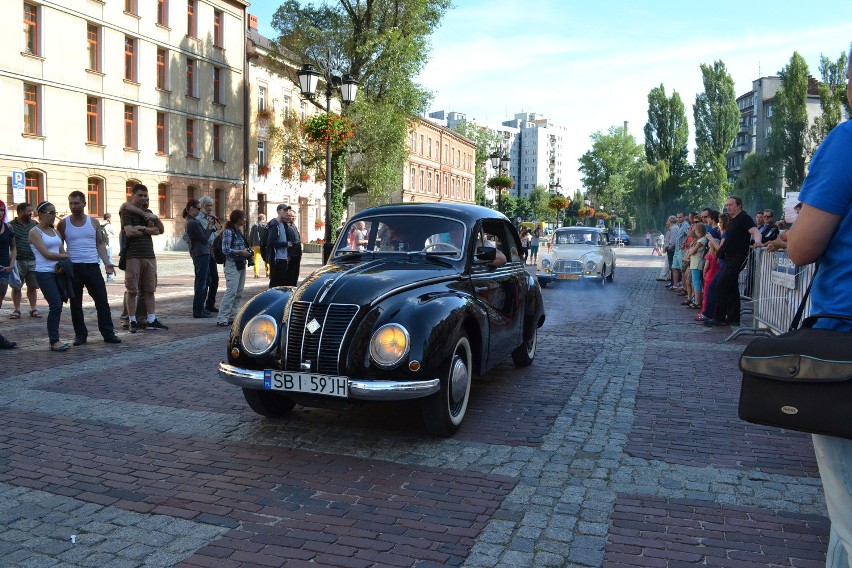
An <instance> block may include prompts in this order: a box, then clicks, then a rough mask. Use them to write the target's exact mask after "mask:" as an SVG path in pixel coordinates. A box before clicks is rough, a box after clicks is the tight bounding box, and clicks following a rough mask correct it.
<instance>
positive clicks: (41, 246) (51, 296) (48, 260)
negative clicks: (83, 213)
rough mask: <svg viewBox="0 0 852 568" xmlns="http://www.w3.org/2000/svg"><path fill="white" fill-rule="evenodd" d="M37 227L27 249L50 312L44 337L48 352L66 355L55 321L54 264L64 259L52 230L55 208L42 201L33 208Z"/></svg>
mask: <svg viewBox="0 0 852 568" xmlns="http://www.w3.org/2000/svg"><path fill="white" fill-rule="evenodd" d="M36 214H37V215H38V225H36V226H35V227H33V228H32V229H31V230H30V248H32V249H33V254H34V255H35V262H36V268H35V273H36V281H37V282H38V286H39V288H40V289H41V293H42V295H43V296H44V299H45V300H46V301H47V304H48V305H49V306H50V311H49V312H48V315H47V337H48V339H49V340H50V350H51V351H67V350H68V349H69V348H70V347H71V345H70V344H68V343H63V342H61V341H59V318H60V317H61V316H62V297H61V296H60V295H59V287H58V285H57V275H56V262H57V261H59V260H62V259H65V258H68V254H67V253H66V252H65V247H64V246H62V237H60V236H59V233H58V232H57V231H56V229H55V228H54V227H53V222H54V221H55V220H56V207H55V206H54V205H53V204H52V203H50V202H49V201H42V202H41V203H39V204H38V207H36Z"/></svg>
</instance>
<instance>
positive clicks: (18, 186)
mask: <svg viewBox="0 0 852 568" xmlns="http://www.w3.org/2000/svg"><path fill="white" fill-rule="evenodd" d="M24 189H25V184H24V172H22V171H20V170H12V197H13V198H14V200H15V203H22V202H24V201H26V197H25V194H24Z"/></svg>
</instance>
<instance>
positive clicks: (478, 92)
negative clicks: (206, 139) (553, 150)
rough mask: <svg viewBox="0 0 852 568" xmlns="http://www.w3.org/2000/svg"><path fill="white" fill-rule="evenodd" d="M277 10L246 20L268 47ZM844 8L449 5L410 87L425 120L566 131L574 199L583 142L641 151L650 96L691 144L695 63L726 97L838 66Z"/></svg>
mask: <svg viewBox="0 0 852 568" xmlns="http://www.w3.org/2000/svg"><path fill="white" fill-rule="evenodd" d="M279 5H280V3H279V2H277V1H275V0H257V1H256V2H254V3H252V6H251V7H250V8H249V12H250V13H252V14H255V15H257V16H258V18H259V30H260V32H261V33H262V34H264V35H266V36H268V37H275V35H276V34H275V32H274V30H273V29H272V27H271V26H270V19H271V16H272V13H273V12H274V11H275V9H276V8H277V7H278V6H279ZM765 6H771V7H769V8H767V7H765ZM848 7H849V3H848V0H823V1H822V2H819V3H818V4H817V3H814V4H810V3H807V2H801V1H800V0H799V1H796V2H793V1H789V0H775V1H773V2H772V3H771V4H768V3H761V2H743V1H742V0H740V1H737V2H734V1H729V0H716V1H715V2H713V3H712V4H708V3H703V2H700V3H699V2H684V1H682V0H680V1H654V0H645V1H644V2H638V1H636V0H632V1H628V0H597V1H587V0H584V1H577V0H525V1H519V0H487V1H486V0H454V7H453V8H451V9H450V10H449V11H448V12H447V13H446V14H445V16H444V18H443V20H442V22H441V26H440V27H439V28H438V29H437V30H436V31H435V33H434V34H433V36H432V38H431V47H430V51H429V61H428V63H427V64H426V66H425V67H424V69H423V70H422V72H421V73H420V76H419V79H418V81H419V82H420V83H421V84H422V85H423V86H424V87H426V88H427V89H429V90H430V91H432V92H433V94H434V99H433V102H432V105H431V108H430V111H431V110H447V111H456V112H462V113H464V114H466V115H467V118H468V119H469V120H473V121H475V122H477V123H479V124H483V125H494V124H499V123H500V122H502V121H503V120H507V119H510V118H512V117H513V116H514V114H515V113H519V112H535V113H538V114H541V115H544V116H546V117H548V118H550V119H552V120H554V121H556V122H559V123H561V124H564V125H565V126H567V127H568V135H567V139H566V140H565V141H564V148H565V156H566V159H565V162H566V163H564V164H563V174H564V176H565V179H562V180H561V181H562V186H563V188H565V189H569V190H570V191H571V192H572V193H573V190H574V189H579V188H580V186H581V182H580V173H579V172H577V167H578V166H579V164H578V160H579V158H580V156H582V155H583V153H585V152H586V151H587V150H588V149H589V148H590V147H591V142H590V139H589V137H590V135H591V134H593V133H594V132H597V131H602V132H606V131H607V130H608V129H609V128H610V127H612V126H621V125H623V123H624V122H625V121H627V122H628V130H629V132H630V133H631V134H633V135H634V136H635V137H636V139H637V142H639V143H640V144H641V143H643V142H644V136H643V132H642V130H643V128H644V126H645V123H646V122H647V119H648V92H649V91H650V90H651V89H652V88H654V87H657V86H659V85H660V84H663V85H664V86H665V89H666V94H667V95H671V92H672V91H673V90H674V91H677V92H678V93H679V94H680V97H681V99H682V100H683V102H684V105H685V108H686V114H687V120H688V123H689V126H690V139H692V136H693V135H694V125H693V118H692V105H693V104H694V102H695V97H696V95H697V94H698V93H700V92H701V91H702V90H703V84H702V80H701V69H700V65H701V64H702V63H708V64H712V63H713V61H716V60H721V61H723V62H724V63H725V65H726V67H727V68H728V72H729V73H730V74H731V77H732V78H733V80H734V83H735V85H736V93H737V96H739V95H742V94H745V93H747V92H748V91H750V90H751V82H752V81H753V80H754V79H757V78H759V77H765V76H769V75H777V74H778V72H779V71H780V70H781V69H782V68H783V67H784V66H785V65H786V64H787V63H788V62H789V61H790V58H791V57H792V55H793V52H794V51H798V52H799V53H800V54H801V55H802V56H803V57H804V58H805V60H806V61H807V63H808V66H809V68H810V72H811V75H813V76H815V77H817V78H818V77H819V59H820V55H821V54H823V55H826V56H828V57H829V58H831V59H832V60H837V58H838V57H840V55H841V53H843V52H848V50H849V45H850V42H852V18H848ZM847 18H848V19H847ZM692 145H693V142H690V146H692ZM691 150H692V147H690V151H691Z"/></svg>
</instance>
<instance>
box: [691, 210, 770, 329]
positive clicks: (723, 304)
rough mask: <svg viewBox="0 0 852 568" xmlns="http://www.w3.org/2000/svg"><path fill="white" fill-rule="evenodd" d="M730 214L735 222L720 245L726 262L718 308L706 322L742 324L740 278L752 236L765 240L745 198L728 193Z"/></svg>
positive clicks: (718, 284)
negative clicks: (749, 211)
mask: <svg viewBox="0 0 852 568" xmlns="http://www.w3.org/2000/svg"><path fill="white" fill-rule="evenodd" d="M727 206H728V215H730V216H731V222H730V223H729V224H728V230H727V232H726V233H725V242H724V243H722V246H721V247H719V253H718V256H719V259H720V260H722V261H723V262H724V265H723V266H722V268H721V269H720V270H719V274H718V276H717V277H716V311H715V313H714V315H713V317H712V318H708V319H706V320H704V325H706V326H713V325H728V324H730V325H734V326H738V325H740V289H739V284H738V282H737V280H738V278H739V275H740V272H741V271H742V269H743V268H744V267H745V263H746V260H747V259H748V253H749V248H750V246H751V240H750V239H751V238H753V239H754V244H755V246H760V244H761V242H762V240H761V236H760V231H759V230H758V229H757V226H756V225H755V224H754V219H752V218H751V217H750V216H749V214H748V213H746V212H745V211H743V200H742V199H740V198H739V197H737V196H736V195H731V196H730V197H728V202H727Z"/></svg>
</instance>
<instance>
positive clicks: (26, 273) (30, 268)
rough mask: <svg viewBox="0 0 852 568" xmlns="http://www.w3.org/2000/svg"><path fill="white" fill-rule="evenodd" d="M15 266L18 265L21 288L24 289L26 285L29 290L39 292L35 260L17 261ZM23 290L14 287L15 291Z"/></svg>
mask: <svg viewBox="0 0 852 568" xmlns="http://www.w3.org/2000/svg"><path fill="white" fill-rule="evenodd" d="M15 264H17V265H18V272H19V273H20V275H21V288H23V287H24V286H23V285H24V284H26V285H27V290H38V282H36V272H35V259H33V260H16V261H15ZM21 288H15V287H14V286H12V289H13V290H20V289H21Z"/></svg>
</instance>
